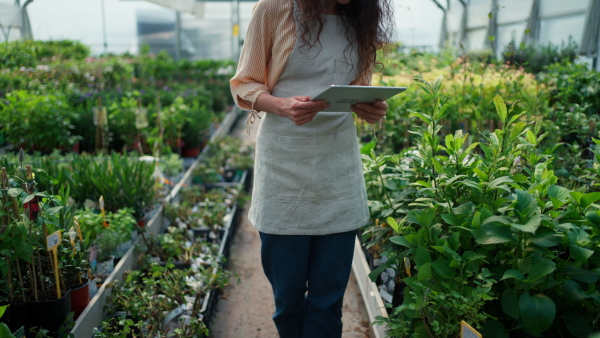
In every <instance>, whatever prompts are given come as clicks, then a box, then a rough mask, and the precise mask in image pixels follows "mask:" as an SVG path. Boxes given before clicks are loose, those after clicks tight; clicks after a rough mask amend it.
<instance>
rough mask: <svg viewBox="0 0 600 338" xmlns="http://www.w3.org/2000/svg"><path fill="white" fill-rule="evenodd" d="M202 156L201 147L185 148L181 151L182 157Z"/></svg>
mask: <svg viewBox="0 0 600 338" xmlns="http://www.w3.org/2000/svg"><path fill="white" fill-rule="evenodd" d="M198 155H200V146H198V147H196V148H183V149H181V157H194V158H196V157H198Z"/></svg>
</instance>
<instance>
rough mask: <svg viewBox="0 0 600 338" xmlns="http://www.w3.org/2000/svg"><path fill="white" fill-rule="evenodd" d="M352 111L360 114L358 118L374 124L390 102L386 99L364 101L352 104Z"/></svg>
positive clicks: (381, 116)
mask: <svg viewBox="0 0 600 338" xmlns="http://www.w3.org/2000/svg"><path fill="white" fill-rule="evenodd" d="M350 108H352V111H353V112H355V113H356V115H358V118H360V119H363V120H365V121H367V123H370V124H373V123H375V122H377V121H379V120H381V119H382V118H383V117H385V113H386V112H387V109H388V104H387V102H385V101H380V100H378V101H375V103H372V104H371V103H362V102H359V103H357V104H353V105H352V106H350Z"/></svg>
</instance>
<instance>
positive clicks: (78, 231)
mask: <svg viewBox="0 0 600 338" xmlns="http://www.w3.org/2000/svg"><path fill="white" fill-rule="evenodd" d="M73 223H75V230H77V236H79V240H80V241H81V242H83V236H82V235H81V227H80V226H79V220H78V219H77V217H75V218H73Z"/></svg>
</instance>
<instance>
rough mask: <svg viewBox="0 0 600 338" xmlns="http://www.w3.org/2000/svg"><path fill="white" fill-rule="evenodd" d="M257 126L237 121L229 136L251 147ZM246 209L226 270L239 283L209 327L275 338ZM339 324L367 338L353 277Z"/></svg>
mask: <svg viewBox="0 0 600 338" xmlns="http://www.w3.org/2000/svg"><path fill="white" fill-rule="evenodd" d="M242 115H243V114H242ZM259 123H260V120H257V121H256V122H255V124H254V125H251V126H250V134H248V133H247V132H246V119H245V118H239V119H238V121H237V124H236V126H235V127H234V130H233V131H232V134H233V135H234V136H236V137H239V138H241V139H243V140H244V144H253V143H254V139H255V137H256V131H257V128H258V124H259ZM249 207H250V204H249V203H248V204H247V205H246V206H245V208H244V213H243V216H242V219H241V220H240V225H239V227H238V229H237V232H236V234H235V237H234V239H233V243H232V246H231V254H230V258H229V270H231V271H232V272H233V273H236V274H237V275H238V276H239V278H240V282H239V283H237V281H236V279H235V278H233V277H232V278H231V280H230V281H231V285H229V286H228V287H226V288H225V289H224V290H223V293H222V297H221V299H219V303H218V306H217V312H216V315H215V317H214V320H213V324H212V325H211V333H212V336H213V337H215V338H228V337H232V338H233V337H236V338H237V337H244V338H247V337H260V338H263V337H265V338H270V337H278V334H277V330H276V328H275V325H274V324H273V321H272V320H271V315H272V314H273V311H274V304H273V295H272V291H271V285H270V284H269V281H268V280H267V278H266V277H265V275H264V273H263V271H262V265H261V262H260V238H259V236H258V231H257V230H256V229H255V228H254V227H253V226H252V225H251V224H250V223H249V222H248V219H247V217H246V216H247V214H248V209H249ZM342 321H343V323H344V332H343V337H344V338H358V337H361V338H362V337H369V336H370V326H369V321H368V316H367V311H366V309H365V305H364V303H363V300H362V296H361V294H360V291H359V288H358V285H357V283H356V279H355V278H354V275H352V274H351V275H350V282H349V283H348V288H347V289H346V295H345V298H344V308H343V318H342Z"/></svg>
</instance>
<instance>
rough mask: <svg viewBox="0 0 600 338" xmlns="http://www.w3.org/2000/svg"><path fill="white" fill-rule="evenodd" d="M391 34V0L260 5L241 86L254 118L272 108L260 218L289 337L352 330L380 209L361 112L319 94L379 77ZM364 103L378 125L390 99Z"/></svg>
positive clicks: (261, 163) (258, 185)
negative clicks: (370, 194)
mask: <svg viewBox="0 0 600 338" xmlns="http://www.w3.org/2000/svg"><path fill="white" fill-rule="evenodd" d="M390 33H391V6H390V4H389V0H261V1H259V2H258V3H257V5H256V7H255V8H254V12H253V16H252V19H251V21H250V25H249V28H248V33H247V36H246V40H245V43H244V47H243V49H242V53H241V56H240V62H239V65H238V69H237V73H236V75H235V76H234V77H233V78H232V79H231V89H232V93H233V96H234V99H235V101H236V103H237V105H238V106H239V107H241V108H242V109H247V110H251V113H250V116H249V120H250V121H252V122H253V120H254V119H255V118H256V117H259V118H261V117H260V116H258V115H257V114H258V111H261V112H266V114H264V116H262V120H261V123H260V126H259V129H258V134H257V138H256V158H255V178H254V190H253V193H252V206H251V208H250V212H249V220H250V222H252V223H253V224H254V226H255V227H256V228H257V229H258V230H259V232H260V238H261V241H262V247H261V256H262V264H263V269H264V272H265V274H266V276H267V278H268V279H269V281H270V283H271V285H272V287H273V292H274V296H275V307H276V309H275V314H274V315H273V320H274V322H275V325H276V326H277V330H278V331H279V334H280V336H281V337H282V338H287V337H340V336H341V332H342V322H341V316H342V304H343V303H342V301H343V296H344V291H345V289H346V285H347V282H348V278H349V275H350V269H351V264H352V255H353V249H354V241H355V236H356V229H357V228H359V227H361V226H363V225H366V224H367V223H368V221H369V210H368V207H367V196H366V189H365V183H364V178H363V174H362V165H361V159H360V152H359V149H358V144H357V135H356V128H355V127H354V123H353V122H354V121H353V120H354V119H353V116H352V114H351V113H350V112H324V111H322V110H324V109H326V108H327V107H329V104H328V103H327V102H323V101H311V99H310V98H311V97H313V96H315V95H316V94H318V93H319V92H321V91H323V90H324V89H326V88H327V87H329V86H330V85H332V84H344V85H348V84H353V85H368V84H369V83H370V78H371V74H372V67H373V64H374V62H375V54H376V50H377V49H378V48H380V47H381V46H383V44H385V43H387V42H388V40H389V36H390ZM352 110H353V111H354V113H356V114H357V115H358V117H359V118H361V119H363V120H365V121H367V122H368V123H375V122H377V121H379V120H380V119H381V118H383V117H384V116H385V113H386V110H387V104H386V103H385V102H384V101H378V102H375V103H373V104H366V103H359V104H356V105H353V106H352Z"/></svg>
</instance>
